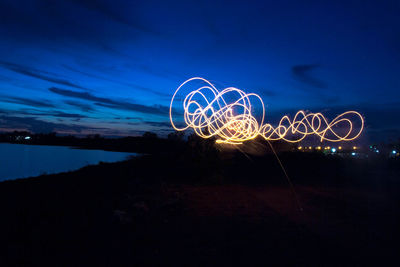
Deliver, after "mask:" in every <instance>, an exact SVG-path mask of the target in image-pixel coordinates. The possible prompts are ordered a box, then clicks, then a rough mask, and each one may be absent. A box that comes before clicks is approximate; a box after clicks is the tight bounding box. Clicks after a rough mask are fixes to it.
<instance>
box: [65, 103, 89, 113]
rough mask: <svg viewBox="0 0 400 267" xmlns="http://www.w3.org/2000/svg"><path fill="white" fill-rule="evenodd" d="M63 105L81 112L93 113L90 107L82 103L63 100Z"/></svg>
mask: <svg viewBox="0 0 400 267" xmlns="http://www.w3.org/2000/svg"><path fill="white" fill-rule="evenodd" d="M64 103H66V104H68V105H70V106H73V107H77V108H80V109H81V110H82V111H83V112H93V111H95V110H94V108H93V107H92V106H91V105H88V104H85V103H82V102H78V101H73V100H65V101H64Z"/></svg>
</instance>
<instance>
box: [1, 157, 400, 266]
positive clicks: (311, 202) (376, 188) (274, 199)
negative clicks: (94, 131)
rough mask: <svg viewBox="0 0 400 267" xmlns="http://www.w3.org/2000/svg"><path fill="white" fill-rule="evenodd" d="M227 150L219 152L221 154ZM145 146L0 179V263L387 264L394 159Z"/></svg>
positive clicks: (393, 217)
mask: <svg viewBox="0 0 400 267" xmlns="http://www.w3.org/2000/svg"><path fill="white" fill-rule="evenodd" d="M227 158H229V160H227ZM281 160H282V162H283V163H284V165H285V167H286V168H287V172H288V173H289V176H290V177H291V179H292V182H293V183H294V186H295V187H294V188H295V192H296V195H297V198H298V200H299V203H300V206H301V208H302V210H303V211H300V210H299V205H298V202H296V200H295V197H294V195H293V193H292V191H291V189H290V187H289V186H288V185H287V182H286V181H285V178H284V176H283V174H282V170H281V169H280V168H279V166H278V164H277V162H276V159H274V158H273V157H272V156H271V155H266V156H262V157H254V156H251V158H250V159H249V158H247V157H245V156H243V155H241V154H234V155H223V156H221V155H220V154H219V155H216V154H207V155H205V156H204V157H200V156H199V155H197V154H195V153H193V154H190V153H185V154H180V153H175V154H170V155H152V156H143V157H140V158H135V159H131V160H128V161H124V162H118V163H105V164H100V165H96V166H88V167H84V168H83V169H81V170H78V171H75V172H71V173H63V174H57V175H44V176H41V177H36V178H31V179H20V180H15V181H6V182H2V183H0V211H1V214H2V219H1V220H0V232H1V233H0V236H1V240H2V242H1V247H0V251H1V254H3V255H1V257H0V261H1V263H2V264H1V266H7V265H9V264H11V263H13V264H17V265H25V266H30V265H42V266H43V265H52V266H71V265H74V266H76V265H80V266H88V265H95V266H126V265H129V266H132V265H135V264H136V265H175V266H177V265H192V266H193V265H194V266H204V265H254V264H260V265H296V266H300V265H303V266H315V265H319V266H320V265H323V266H346V265H347V266H354V265H362V266H366V265H373V266H376V265H383V266H390V265H393V266H394V265H395V263H396V261H397V252H398V249H399V245H398V244H396V242H393V241H395V240H398V239H397V238H398V229H397V228H398V225H399V203H400V202H399V198H400V197H399V191H400V190H399V173H400V172H399V168H398V167H396V165H393V164H392V163H391V162H386V161H385V162H379V163H374V164H372V163H371V162H367V161H360V160H359V161H356V160H353V161H349V160H344V159H340V158H333V157H320V156H318V155H311V154H310V155H304V154H296V153H290V154H287V155H285V154H284V155H281Z"/></svg>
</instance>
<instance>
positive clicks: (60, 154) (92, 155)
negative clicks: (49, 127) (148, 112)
mask: <svg viewBox="0 0 400 267" xmlns="http://www.w3.org/2000/svg"><path fill="white" fill-rule="evenodd" d="M134 155H136V154H135V153H123V152H111V151H103V150H86V149H74V148H70V147H65V146H36V145H35V146H34V145H20V144H7V143H0V181H4V180H11V179H16V178H25V177H31V176H38V175H41V174H44V173H46V174H51V173H59V172H66V171H72V170H77V169H79V168H82V167H84V166H86V165H90V164H98V163H99V162H100V161H102V162H116V161H121V160H125V159H126V158H127V157H128V156H134Z"/></svg>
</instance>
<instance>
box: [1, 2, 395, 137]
mask: <svg viewBox="0 0 400 267" xmlns="http://www.w3.org/2000/svg"><path fill="white" fill-rule="evenodd" d="M322 2H324V1H294V0H293V1H128V0H113V1H91V0H83V1H82V0H81V1H79V0H72V1H71V0H70V1H63V0H58V1H51V0H40V1H39V0H37V1H34V0H29V1H28V0H26V1H23V0H22V1H8V0H6V1H4V0H3V1H1V2H0V18H1V19H0V35H1V38H0V54H1V55H0V130H14V129H20V130H22V129H27V130H31V131H34V132H49V131H57V132H60V133H71V134H81V135H84V134H89V133H100V134H104V135H110V136H116V135H139V134H142V133H143V132H144V131H155V132H157V133H159V134H160V135H163V134H165V133H167V132H169V131H170V130H171V126H170V125H169V122H168V112H167V110H168V105H169V101H170V98H171V96H172V94H173V92H174V91H175V89H176V87H177V86H179V84H180V83H182V82H183V81H185V80H186V79H188V78H190V77H193V76H200V77H204V78H206V79H208V80H210V81H212V82H213V83H215V85H216V86H217V87H219V88H223V87H227V86H235V87H238V88H241V89H242V90H244V91H246V92H255V93H258V94H260V95H261V96H262V98H263V100H264V102H265V103H266V104H267V107H268V110H267V121H268V122H270V123H272V124H274V122H277V120H278V119H279V118H280V117H281V116H283V115H286V114H288V115H290V114H294V113H295V111H297V110H298V109H305V110H310V111H314V112H317V111H323V112H324V113H326V114H328V115H332V116H334V115H335V114H336V113H341V112H343V111H346V110H349V109H351V110H358V111H360V112H361V113H362V114H363V115H364V116H365V119H366V125H367V129H366V132H365V136H366V137H368V138H369V139H372V140H388V139H394V138H398V137H400V125H399V119H398V118H399V115H400V107H399V106H400V105H399V103H400V100H399V97H400V90H399V89H400V75H399V74H400V20H399V17H398V14H399V13H400V4H399V2H398V1H331V3H329V2H325V3H322Z"/></svg>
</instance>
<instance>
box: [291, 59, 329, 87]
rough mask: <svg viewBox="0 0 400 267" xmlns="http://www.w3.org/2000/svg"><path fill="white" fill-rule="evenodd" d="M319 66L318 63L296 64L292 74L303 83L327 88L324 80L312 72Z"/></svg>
mask: <svg viewBox="0 0 400 267" xmlns="http://www.w3.org/2000/svg"><path fill="white" fill-rule="evenodd" d="M319 67H320V66H319V65H316V64H305V65H294V66H293V67H292V74H293V76H294V77H295V78H296V79H297V80H299V81H301V82H303V83H306V84H308V85H311V86H313V87H316V88H320V89H322V88H326V84H325V83H324V82H323V81H321V80H319V79H317V78H315V77H313V76H312V75H311V72H312V71H313V70H314V69H316V68H319Z"/></svg>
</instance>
